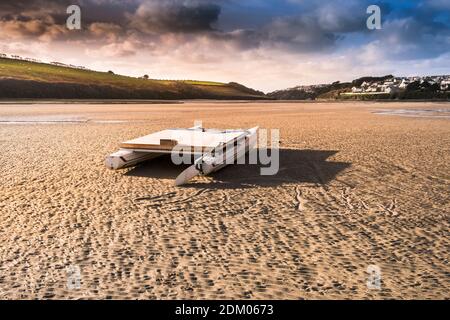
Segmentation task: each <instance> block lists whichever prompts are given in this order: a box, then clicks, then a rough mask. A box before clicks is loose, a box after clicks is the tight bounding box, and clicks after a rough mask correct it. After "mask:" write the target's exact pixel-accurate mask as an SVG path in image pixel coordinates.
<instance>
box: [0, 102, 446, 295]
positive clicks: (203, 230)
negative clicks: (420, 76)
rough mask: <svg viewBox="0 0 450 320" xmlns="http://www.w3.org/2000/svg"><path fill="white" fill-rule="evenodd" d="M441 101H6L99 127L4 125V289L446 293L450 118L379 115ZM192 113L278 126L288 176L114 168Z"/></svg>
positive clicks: (5, 109) (251, 169)
mask: <svg viewBox="0 0 450 320" xmlns="http://www.w3.org/2000/svg"><path fill="white" fill-rule="evenodd" d="M443 107H445V108H448V105H445V106H442V104H433V103H411V104H406V103H402V104H400V103H399V104H396V103H389V104H388V105H383V104H380V103H346V104H343V103H342V104H327V103H314V104H313V103H289V104H281V103H278V104H276V103H240V104H239V103H229V104H227V103H220V104H216V103H213V102H204V103H197V102H195V103H194V102H192V103H186V104H184V105H131V106H121V105H110V106H108V105H88V106H83V105H62V106H58V105H39V106H26V105H24V106H20V105H14V106H8V105H3V106H1V107H0V117H1V116H3V117H9V118H11V117H13V116H14V117H21V116H28V117H31V116H33V115H39V116H40V117H44V118H45V116H46V115H53V116H54V115H59V116H61V115H64V114H67V115H69V116H70V117H79V118H83V119H91V120H92V119H93V120H98V121H84V122H80V123H36V124H33V123H26V124H8V125H6V124H3V125H2V124H0V162H1V167H0V177H1V184H0V242H1V246H0V298H3V299H35V298H46V299H59V298H64V299H204V298H207V299H219V298H220V299H341V298H348V299H361V298H363V299H390V298H396V299H415V298H418V299H431V298H437V299H446V298H447V299H448V298H450V294H449V272H450V268H449V264H448V263H449V261H448V259H449V244H450V241H449V190H450V189H449V187H450V176H449V172H450V167H449V166H450V161H449V160H450V157H449V151H450V150H449V148H450V122H449V120H448V119H430V118H418V117H396V116H389V117H388V116H385V115H378V114H375V113H374V111H375V110H379V109H383V108H389V109H393V108H399V109H402V110H403V109H407V108H420V109H424V108H426V109H430V108H440V109H442V108H443ZM196 119H197V120H203V122H204V125H205V126H208V127H252V126H254V125H260V126H261V127H263V128H280V129H281V148H282V150H281V151H280V156H281V163H280V171H279V173H278V174H277V175H276V176H273V177H261V176H260V175H259V167H258V166H257V165H253V166H251V165H249V166H231V167H228V168H226V169H224V170H223V171H221V172H219V173H217V174H215V175H214V176H212V177H206V178H198V179H197V180H195V181H193V183H192V184H190V185H188V186H186V187H183V188H176V187H174V186H173V181H174V178H175V176H176V175H177V174H178V173H179V172H181V170H182V168H178V167H175V166H173V165H171V164H170V163H168V161H166V160H167V159H159V160H155V161H152V162H148V163H145V164H143V165H141V166H139V167H137V168H132V169H127V170H124V171H119V172H113V171H109V170H107V169H106V168H105V167H104V165H103V160H104V157H105V156H106V155H107V154H109V153H111V152H113V151H115V150H116V149H117V146H118V144H119V143H120V142H121V141H123V140H126V139H130V138H134V137H138V136H141V135H144V134H147V133H149V132H152V131H155V130H160V129H163V128H166V127H174V126H179V127H187V126H192V124H193V121H194V120H196ZM370 265H376V266H378V267H379V268H380V271H381V283H380V284H381V286H380V288H379V289H373V288H368V287H367V283H366V282H367V279H368V273H367V267H368V266H370ZM73 270H78V271H79V278H77V279H78V280H79V282H78V284H77V282H76V281H75V284H76V285H75V287H74V286H73V283H72V282H71V281H72V280H71V279H73V277H74V274H73ZM75 273H76V272H75ZM75 276H76V277H78V276H77V275H76V274H75Z"/></svg>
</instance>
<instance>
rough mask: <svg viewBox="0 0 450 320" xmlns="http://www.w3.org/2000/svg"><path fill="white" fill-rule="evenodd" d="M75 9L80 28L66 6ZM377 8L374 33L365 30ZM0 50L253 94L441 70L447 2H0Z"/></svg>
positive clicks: (447, 57)
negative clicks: (69, 24) (235, 85)
mask: <svg viewBox="0 0 450 320" xmlns="http://www.w3.org/2000/svg"><path fill="white" fill-rule="evenodd" d="M71 4H77V5H79V6H80V7H81V14H82V16H81V18H82V20H81V22H82V29H81V30H68V29H67V28H66V19H67V17H68V14H66V9H67V7H68V6H69V5H71ZM371 4H376V5H378V6H380V8H381V13H382V29H381V30H368V29H367V27H366V20H367V18H368V17H369V15H368V14H367V13H366V10H367V7H368V6H369V5H371ZM0 52H3V53H7V54H18V55H22V56H26V57H33V58H39V59H42V60H44V61H61V62H65V63H70V64H77V65H84V66H86V67H89V68H92V69H96V70H103V71H107V70H113V71H115V72H116V73H121V74H126V75H132V76H141V75H143V74H148V75H150V77H152V78H157V79H199V80H213V81H222V82H230V81H237V82H240V83H243V84H245V85H247V86H250V87H253V88H256V89H260V90H263V91H266V92H268V91H272V90H276V89H283V88H287V87H293V86H296V85H301V84H318V83H329V82H333V81H336V80H340V81H347V80H352V79H354V78H358V77H361V76H365V75H385V74H390V73H392V74H395V75H405V76H409V75H424V74H450V0H417V1H415V0H384V1H377V0H346V1H333V0H314V1H312V0H311V1H308V0H245V1H242V0H78V1H77V0H67V1H66V0H46V1H45V0H1V2H0Z"/></svg>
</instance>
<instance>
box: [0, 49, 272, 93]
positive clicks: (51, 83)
mask: <svg viewBox="0 0 450 320" xmlns="http://www.w3.org/2000/svg"><path fill="white" fill-rule="evenodd" d="M0 98H2V99H8V98H12V99H16V98H28V99H39V98H47V99H264V98H265V97H264V94H263V93H262V92H259V91H256V90H252V89H250V88H247V87H244V86H242V85H239V84H237V83H228V84H225V83H218V82H208V81H193V80H189V81H172V80H152V79H138V78H133V77H127V76H121V75H115V74H113V73H109V72H97V71H91V70H82V69H74V68H70V67H63V66H55V65H51V64H45V63H35V62H28V61H23V60H15V59H7V58H0Z"/></svg>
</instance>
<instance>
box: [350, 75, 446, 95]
mask: <svg viewBox="0 0 450 320" xmlns="http://www.w3.org/2000/svg"><path fill="white" fill-rule="evenodd" d="M416 81H419V82H420V83H421V84H422V83H424V82H428V83H429V84H430V85H434V84H436V83H437V84H439V86H440V89H441V91H448V90H450V76H448V75H447V76H431V77H405V78H390V79H387V80H385V81H380V82H377V81H375V82H363V83H362V84H361V86H360V87H353V88H352V92H353V93H376V92H377V93H395V92H398V91H401V90H405V89H406V87H407V86H408V85H409V84H410V83H413V82H416Z"/></svg>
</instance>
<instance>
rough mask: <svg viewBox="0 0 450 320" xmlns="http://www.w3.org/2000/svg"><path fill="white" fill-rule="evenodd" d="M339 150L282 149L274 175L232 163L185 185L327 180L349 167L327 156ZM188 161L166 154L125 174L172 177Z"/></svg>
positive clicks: (241, 185) (221, 186) (242, 185)
mask: <svg viewBox="0 0 450 320" xmlns="http://www.w3.org/2000/svg"><path fill="white" fill-rule="evenodd" d="M336 153H338V151H322V150H294V149H280V169H279V171H278V173H277V174H276V175H274V176H262V175H260V172H261V171H260V169H261V168H263V167H267V166H263V165H260V164H254V165H252V164H246V165H230V166H228V167H225V168H224V169H222V170H220V171H218V172H216V173H214V174H212V175H211V178H212V181H211V182H206V183H205V182H195V181H194V182H193V183H190V184H188V185H186V187H191V188H208V189H234V188H251V187H255V186H263V187H271V186H278V185H282V184H284V183H318V184H323V185H325V184H327V183H328V182H330V181H331V180H333V179H334V178H335V177H336V176H337V175H338V174H339V173H340V172H341V171H343V170H345V169H347V168H349V167H350V166H351V164H350V163H347V162H331V161H327V159H328V158H329V157H331V156H333V155H335V154H336ZM187 167H189V166H188V165H180V166H177V165H174V164H173V163H172V161H171V160H170V156H163V157H160V158H157V159H154V160H151V161H147V162H144V163H142V164H141V165H139V166H137V167H135V168H133V169H131V170H130V171H128V172H127V173H126V174H125V175H126V176H132V177H147V178H157V179H158V178H159V179H173V180H175V178H176V177H177V176H178V175H179V174H180V173H181V172H182V171H183V170H184V169H186V168H187Z"/></svg>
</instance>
